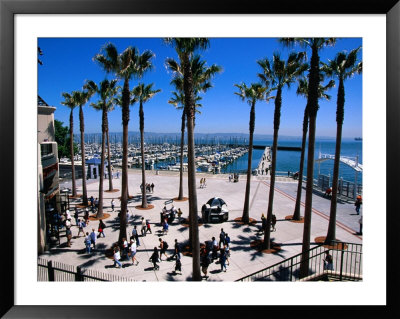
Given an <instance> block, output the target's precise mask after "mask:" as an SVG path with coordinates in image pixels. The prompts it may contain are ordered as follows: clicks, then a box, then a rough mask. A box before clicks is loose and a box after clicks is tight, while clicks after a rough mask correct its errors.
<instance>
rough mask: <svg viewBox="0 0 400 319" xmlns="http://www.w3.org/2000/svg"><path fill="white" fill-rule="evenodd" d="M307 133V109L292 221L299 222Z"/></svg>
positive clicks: (305, 111)
mask: <svg viewBox="0 0 400 319" xmlns="http://www.w3.org/2000/svg"><path fill="white" fill-rule="evenodd" d="M307 131H308V114H307V109H305V110H304V119H303V137H302V139H301V155H300V170H299V177H298V178H299V183H298V184H297V196H296V205H295V207H294V213H293V217H292V219H293V220H300V218H301V216H300V203H301V193H302V190H303V187H302V186H303V172H304V155H305V153H306V139H307Z"/></svg>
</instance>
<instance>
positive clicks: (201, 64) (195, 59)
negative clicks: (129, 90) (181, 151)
mask: <svg viewBox="0 0 400 319" xmlns="http://www.w3.org/2000/svg"><path fill="white" fill-rule="evenodd" d="M189 64H190V70H191V72H192V83H193V94H194V101H195V105H194V115H193V130H194V127H195V122H196V113H200V111H199V107H201V104H199V103H197V102H198V101H199V100H201V97H199V94H200V93H205V92H207V91H208V90H209V89H210V88H211V87H212V84H211V78H212V77H214V76H215V75H216V74H217V73H219V72H221V71H222V68H221V67H220V66H218V65H215V64H213V65H211V66H210V67H207V66H206V62H205V61H202V60H201V57H200V55H198V54H195V55H192V56H191V57H190V59H189ZM166 65H167V68H168V69H169V70H170V71H172V72H173V74H174V77H173V79H172V81H171V84H172V85H174V86H175V88H176V89H177V91H178V92H179V93H180V95H181V96H182V98H183V101H184V100H185V92H184V77H183V73H184V72H183V70H184V69H183V64H182V61H181V63H178V62H177V61H175V60H174V59H171V58H169V59H167V60H166ZM183 113H184V114H186V118H188V114H187V112H186V108H184V110H183ZM187 123H188V119H187ZM189 160H190V159H189V157H188V163H189ZM181 169H183V166H181ZM182 174H183V173H182V172H181V176H183V175H182ZM188 183H189V180H188ZM188 188H189V197H190V196H191V189H190V185H188ZM189 225H190V223H189ZM191 238H192V227H189V246H191V245H192V241H191Z"/></svg>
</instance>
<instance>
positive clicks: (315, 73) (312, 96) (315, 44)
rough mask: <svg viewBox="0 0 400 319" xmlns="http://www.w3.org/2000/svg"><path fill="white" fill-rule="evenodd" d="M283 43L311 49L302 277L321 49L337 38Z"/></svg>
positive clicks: (303, 274)
mask: <svg viewBox="0 0 400 319" xmlns="http://www.w3.org/2000/svg"><path fill="white" fill-rule="evenodd" d="M280 41H281V43H283V44H285V45H286V46H293V45H294V44H299V45H300V46H302V47H308V48H310V49H311V61H310V69H309V73H308V94H307V106H306V108H307V111H308V116H309V134H308V154H307V186H306V203H305V208H304V231H303V244H302V262H301V265H300V277H301V278H303V277H306V276H308V273H309V269H308V260H309V250H310V237H311V210H312V194H313V179H314V169H313V168H314V150H315V131H316V122H317V113H318V109H319V105H318V88H319V84H320V66H319V51H320V50H321V49H323V48H324V47H325V46H329V45H334V44H335V42H336V39H335V38H282V39H281V40H280Z"/></svg>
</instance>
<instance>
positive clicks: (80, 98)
mask: <svg viewBox="0 0 400 319" xmlns="http://www.w3.org/2000/svg"><path fill="white" fill-rule="evenodd" d="M92 95H93V92H91V91H74V92H72V97H73V99H74V101H75V102H76V104H77V105H79V128H80V131H81V157H82V204H83V205H85V206H87V205H88V198H87V188H86V168H85V165H86V163H85V160H86V159H85V122H84V117H83V105H85V104H86V103H87V102H88V101H89V99H90V97H91V96H92Z"/></svg>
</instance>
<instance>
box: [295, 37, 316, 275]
mask: <svg viewBox="0 0 400 319" xmlns="http://www.w3.org/2000/svg"><path fill="white" fill-rule="evenodd" d="M310 64H311V66H310V73H309V79H308V83H309V84H308V98H307V110H308V112H309V120H310V130H309V135H308V154H307V186H306V203H305V208H304V231H303V244H302V251H301V252H302V256H301V264H300V278H304V277H306V276H308V270H309V269H308V263H309V250H310V237H311V210H312V194H313V183H314V148H315V131H316V121H317V112H318V87H319V82H320V77H319V56H318V48H317V45H316V41H314V42H313V44H312V55H311V63H310Z"/></svg>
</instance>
